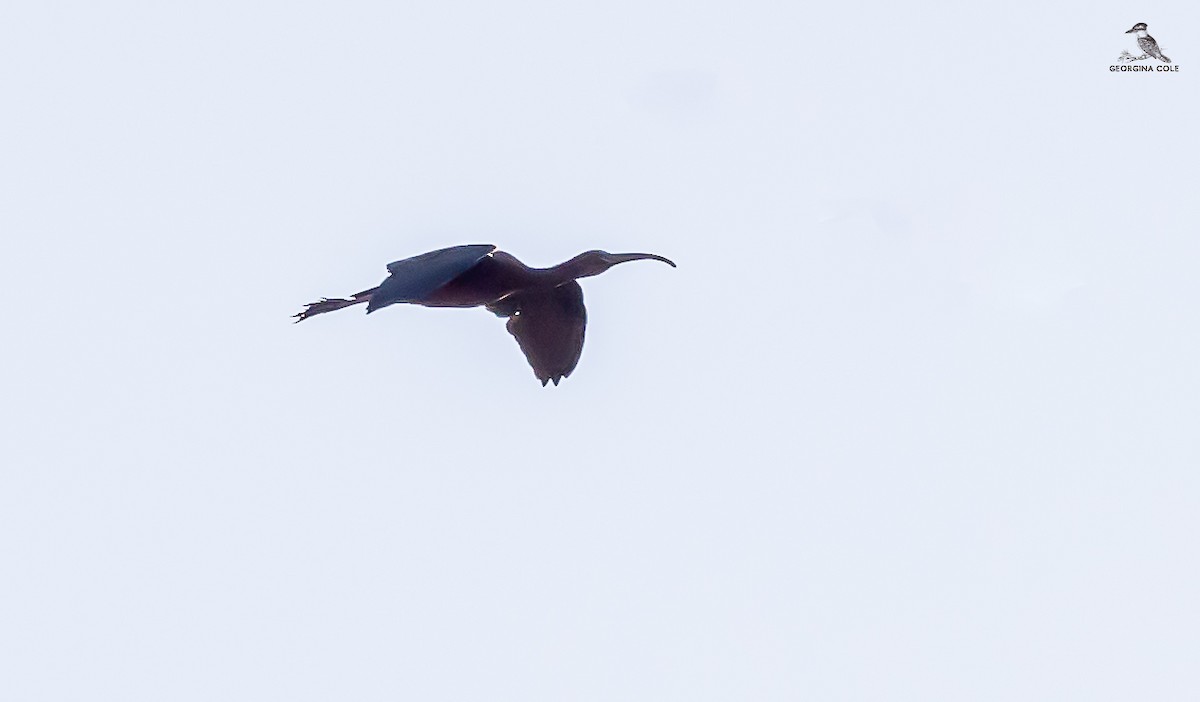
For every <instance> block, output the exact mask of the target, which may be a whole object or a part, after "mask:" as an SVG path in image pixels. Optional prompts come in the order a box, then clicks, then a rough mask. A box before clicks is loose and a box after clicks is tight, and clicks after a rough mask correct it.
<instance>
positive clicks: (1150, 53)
mask: <svg viewBox="0 0 1200 702" xmlns="http://www.w3.org/2000/svg"><path fill="white" fill-rule="evenodd" d="M1125 33H1126V34H1137V43H1138V48H1139V49H1141V50H1142V55H1141V56H1134V55H1133V54H1131V53H1129V52H1128V51H1122V52H1121V60H1122V61H1142V60H1144V59H1148V58H1156V59H1158V60H1159V61H1162V62H1163V63H1170V62H1171V59H1169V58H1167V57H1166V56H1164V55H1163V52H1162V49H1159V48H1158V42H1157V41H1154V37H1152V36H1150V33H1149V32H1147V31H1146V23H1145V22H1138V23H1137V24H1135V25H1133V28H1132V29H1130V30H1129V31H1127V32H1125Z"/></svg>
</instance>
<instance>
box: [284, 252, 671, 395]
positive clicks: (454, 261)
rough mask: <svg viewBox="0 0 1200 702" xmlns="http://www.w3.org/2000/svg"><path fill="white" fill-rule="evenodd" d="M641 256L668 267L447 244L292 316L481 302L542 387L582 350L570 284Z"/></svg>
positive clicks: (579, 292)
mask: <svg viewBox="0 0 1200 702" xmlns="http://www.w3.org/2000/svg"><path fill="white" fill-rule="evenodd" d="M643 259H650V260H654V261H662V262H663V263H666V264H669V265H670V266H671V267H674V266H675V264H674V263H672V262H671V261H670V260H668V259H666V258H663V257H662V256H656V255H654V254H643V253H624V254H611V253H608V252H607V251H588V252H586V253H581V254H579V255H578V256H576V257H575V258H572V259H571V260H569V261H566V262H565V263H560V264H558V265H557V266H551V267H550V268H530V267H529V266H526V265H525V264H523V263H521V262H520V261H518V260H517V259H516V258H514V257H513V256H512V255H511V254H507V253H505V252H503V251H497V250H496V247H495V246H491V245H490V244H472V245H469V246H454V247H451V248H448V249H440V250H438V251H431V252H429V253H427V254H421V255H420V256H413V257H412V258H406V259H404V260H402V261H396V262H395V263H389V264H388V267H387V268H388V273H389V275H388V277H387V279H386V280H384V281H383V282H382V283H380V284H379V287H375V288H371V289H370V290H364V291H362V292H360V293H357V294H355V295H354V296H353V297H350V298H348V299H345V298H324V299H322V300H321V301H320V302H314V303H312V304H310V305H307V306H306V307H305V308H304V311H303V312H300V313H298V314H296V315H294V316H295V317H296V321H297V322H301V321H304V320H306V319H308V318H309V317H312V316H314V315H318V314H323V313H325V312H332V311H334V310H340V309H342V308H343V307H350V306H351V305H358V304H362V303H364V302H365V303H366V304H367V313H368V314H370V313H371V312H374V311H375V310H377V309H380V308H381V307H387V306H388V305H392V304H395V303H397V302H407V303H411V304H414V305H424V306H426V307H479V306H483V307H487V308H488V310H490V311H491V312H493V313H495V314H496V316H498V317H507V318H508V331H509V333H510V334H512V335H513V336H514V337H516V339H517V343H518V344H519V345H520V346H521V351H523V352H524V353H525V358H527V359H529V365H530V366H533V374H534V375H536V376H537V378H538V380H540V381H542V385H543V386H545V385H546V383H548V382H551V381H553V382H554V384H555V385H558V381H560V380H562V379H563V378H565V377H567V376H569V375H571V371H573V370H575V366H576V364H578V363H579V354H580V353H582V352H583V332H584V328H585V327H586V326H587V311H586V310H585V309H584V307H583V289H582V288H580V287H579V283H577V282H575V281H576V280H577V279H578V278H587V277H589V276H593V275H600V274H601V273H603V272H604V271H606V270H608V269H609V268H612V267H613V266H615V265H617V264H618V263H624V262H626V261H638V260H643Z"/></svg>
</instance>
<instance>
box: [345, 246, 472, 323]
mask: <svg viewBox="0 0 1200 702" xmlns="http://www.w3.org/2000/svg"><path fill="white" fill-rule="evenodd" d="M495 250H496V247H495V246H492V245H491V244H470V245H467V246H452V247H450V248H448V249H438V250H437V251H430V252H429V253H425V254H421V255H420V256H413V257H412V258H406V259H403V260H400V261H393V262H392V263H389V264H388V267H387V269H388V273H390V275H389V276H388V277H387V279H386V280H384V281H383V283H381V284H380V285H379V289H378V290H376V291H375V292H374V294H372V295H371V301H370V302H368V303H367V312H368V313H370V312H374V311H375V310H377V309H379V308H380V307H386V306H388V305H391V304H395V303H397V302H415V301H417V300H421V299H423V298H424V297H425V296H426V295H428V294H429V293H431V292H433V291H434V290H437V289H438V288H440V287H442V286H443V285H445V284H446V283H449V282H450V281H451V280H454V279H455V278H457V277H458V276H460V275H462V274H463V273H466V272H467V271H469V270H471V268H473V267H474V266H475V264H477V263H479V262H480V261H481V260H483V258H484V257H486V256H487V255H488V254H490V253H491V252H493V251H495Z"/></svg>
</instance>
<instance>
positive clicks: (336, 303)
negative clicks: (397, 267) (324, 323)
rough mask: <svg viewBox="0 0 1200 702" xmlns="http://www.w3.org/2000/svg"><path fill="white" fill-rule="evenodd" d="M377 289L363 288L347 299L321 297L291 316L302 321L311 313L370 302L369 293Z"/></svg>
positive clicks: (310, 315) (323, 312)
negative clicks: (318, 300)
mask: <svg viewBox="0 0 1200 702" xmlns="http://www.w3.org/2000/svg"><path fill="white" fill-rule="evenodd" d="M378 289H379V288H371V289H370V290H363V291H362V292H360V293H355V294H354V296H353V297H351V298H350V299H348V300H347V299H345V298H340V297H333V298H329V297H323V298H321V300H320V302H310V303H308V304H307V305H305V306H304V310H303V311H301V312H297V313H296V314H294V315H292V316H293V317H295V318H296V321H297V322H303V321H304V320H306V319H308V318H309V317H312V316H313V315H318V314H325V313H326V312H333V311H334V310H340V309H342V308H343V307H350V306H351V305H361V304H363V303H364V302H370V301H371V295H372V294H374V292H375V291H376V290H378Z"/></svg>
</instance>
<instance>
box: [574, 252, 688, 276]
mask: <svg viewBox="0 0 1200 702" xmlns="http://www.w3.org/2000/svg"><path fill="white" fill-rule="evenodd" d="M642 260H650V261H662V262H663V263H665V264H667V265H668V266H670V267H672V268H674V267H675V262H674V261H672V260H671V259H669V258H663V257H662V256H658V255H655V254H647V253H609V252H607V251H585V252H583V253H581V254H579V255H578V256H576V257H575V258H573V259H571V260H570V261H567V268H568V269H569V270H570V272H571V277H572V278H587V277H590V276H593V275H600V274H601V273H603V272H604V271H606V270H608V269H609V268H612V267H613V266H615V265H617V264H618V263H625V262H626V261H642Z"/></svg>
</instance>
